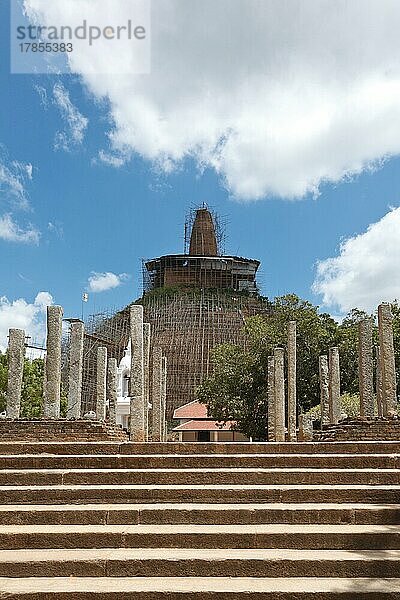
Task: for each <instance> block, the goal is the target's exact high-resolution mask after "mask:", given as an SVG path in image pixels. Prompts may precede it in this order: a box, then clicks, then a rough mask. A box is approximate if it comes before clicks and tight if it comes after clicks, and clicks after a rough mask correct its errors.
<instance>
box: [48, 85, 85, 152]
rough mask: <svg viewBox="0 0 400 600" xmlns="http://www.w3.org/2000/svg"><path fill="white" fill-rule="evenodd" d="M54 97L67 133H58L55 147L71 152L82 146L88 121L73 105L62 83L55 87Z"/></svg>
mask: <svg viewBox="0 0 400 600" xmlns="http://www.w3.org/2000/svg"><path fill="white" fill-rule="evenodd" d="M53 97H54V102H55V104H56V106H57V107H58V109H59V110H60V113H61V116H62V119H63V121H64V123H65V126H66V130H65V131H58V132H57V133H56V137H55V141H54V147H55V148H56V149H57V150H65V151H70V150H71V149H72V148H74V147H76V146H79V145H80V144H82V142H83V139H84V137H85V131H86V129H87V126H88V119H87V118H86V117H84V116H83V115H82V114H81V113H80V112H79V110H78V109H77V108H76V106H74V105H73V104H72V102H71V99H70V97H69V92H68V90H66V89H65V87H64V86H63V85H62V83H56V84H55V85H54V87H53Z"/></svg>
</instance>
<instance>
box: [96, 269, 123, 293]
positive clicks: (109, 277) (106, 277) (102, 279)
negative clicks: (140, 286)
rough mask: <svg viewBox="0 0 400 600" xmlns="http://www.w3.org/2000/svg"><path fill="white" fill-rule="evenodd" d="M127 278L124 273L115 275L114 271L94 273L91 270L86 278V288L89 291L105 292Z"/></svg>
mask: <svg viewBox="0 0 400 600" xmlns="http://www.w3.org/2000/svg"><path fill="white" fill-rule="evenodd" d="M127 279H128V275H127V274H126V273H121V274H120V275H116V274H115V273H110V272H106V273H96V272H93V273H92V274H91V275H90V277H89V280H88V290H89V291H90V292H95V293H97V292H105V291H107V290H111V289H113V288H116V287H118V286H120V285H121V284H122V283H123V282H124V281H126V280H127Z"/></svg>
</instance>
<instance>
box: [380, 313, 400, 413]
mask: <svg viewBox="0 0 400 600" xmlns="http://www.w3.org/2000/svg"><path fill="white" fill-rule="evenodd" d="M392 321H393V317H392V312H391V310H390V304H388V303H386V302H385V303H382V304H380V305H379V306H378V327H379V350H380V361H381V375H382V406H383V414H384V416H385V417H387V416H390V415H393V414H394V412H395V410H396V404H397V402H396V367H395V361H394V347H393V325H392Z"/></svg>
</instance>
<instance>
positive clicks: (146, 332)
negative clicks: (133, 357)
mask: <svg viewBox="0 0 400 600" xmlns="http://www.w3.org/2000/svg"><path fill="white" fill-rule="evenodd" d="M150 336H151V328H150V323H143V361H144V366H143V368H144V403H143V408H144V415H143V419H144V438H145V440H146V441H147V440H148V438H149V403H150Z"/></svg>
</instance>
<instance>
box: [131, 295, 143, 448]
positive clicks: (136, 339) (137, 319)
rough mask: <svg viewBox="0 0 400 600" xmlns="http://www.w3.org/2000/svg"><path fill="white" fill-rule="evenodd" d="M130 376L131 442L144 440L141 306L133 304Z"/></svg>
mask: <svg viewBox="0 0 400 600" xmlns="http://www.w3.org/2000/svg"><path fill="white" fill-rule="evenodd" d="M130 329H131V345H132V355H131V378H130V393H129V395H130V398H131V406H130V433H131V438H130V439H131V442H144V441H145V430H144V360H143V306H141V305H139V304H133V305H132V306H131V310H130Z"/></svg>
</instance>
